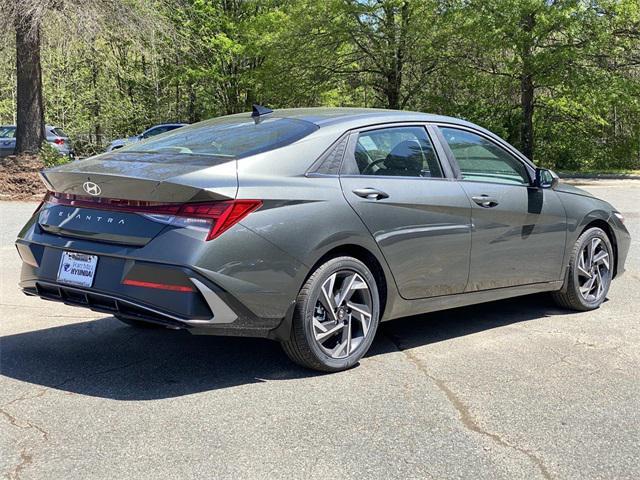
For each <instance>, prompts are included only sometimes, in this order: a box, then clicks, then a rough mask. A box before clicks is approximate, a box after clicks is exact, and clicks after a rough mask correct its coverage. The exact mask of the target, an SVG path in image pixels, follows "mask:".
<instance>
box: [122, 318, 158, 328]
mask: <svg viewBox="0 0 640 480" xmlns="http://www.w3.org/2000/svg"><path fill="white" fill-rule="evenodd" d="M114 317H115V318H117V319H118V320H120V321H121V322H122V323H125V324H127V325H128V326H130V327H133V328H144V329H154V328H163V327H162V325H158V324H157V323H152V322H145V321H143V320H134V319H131V318H126V317H121V316H120V315H114Z"/></svg>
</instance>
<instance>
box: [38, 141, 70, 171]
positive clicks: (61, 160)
mask: <svg viewBox="0 0 640 480" xmlns="http://www.w3.org/2000/svg"><path fill="white" fill-rule="evenodd" d="M40 159H41V160H42V162H43V163H44V166H45V167H47V168H48V167H56V166H58V165H63V164H65V163H68V162H70V161H71V159H70V158H69V157H67V156H64V155H60V153H59V152H58V150H56V148H55V147H54V146H53V145H51V144H50V143H48V142H43V144H42V146H41V147H40Z"/></svg>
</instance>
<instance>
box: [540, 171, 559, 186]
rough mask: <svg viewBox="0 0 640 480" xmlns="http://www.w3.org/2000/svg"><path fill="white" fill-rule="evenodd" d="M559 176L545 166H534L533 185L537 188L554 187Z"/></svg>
mask: <svg viewBox="0 0 640 480" xmlns="http://www.w3.org/2000/svg"><path fill="white" fill-rule="evenodd" d="M558 180H559V177H558V175H556V174H555V173H554V172H553V171H551V170H548V169H546V168H536V180H535V186H536V187H538V188H556V186H557V185H558Z"/></svg>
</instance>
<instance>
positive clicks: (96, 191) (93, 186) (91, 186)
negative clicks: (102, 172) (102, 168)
mask: <svg viewBox="0 0 640 480" xmlns="http://www.w3.org/2000/svg"><path fill="white" fill-rule="evenodd" d="M82 188H84V191H85V192H87V193H88V194H89V195H93V196H94V197H95V196H96V195H100V194H101V193H102V189H101V188H100V186H99V185H98V184H97V183H93V182H84V183H83V184H82Z"/></svg>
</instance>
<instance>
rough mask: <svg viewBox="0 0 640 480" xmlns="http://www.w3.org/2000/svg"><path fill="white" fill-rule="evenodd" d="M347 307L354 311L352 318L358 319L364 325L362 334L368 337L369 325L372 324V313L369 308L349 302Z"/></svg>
mask: <svg viewBox="0 0 640 480" xmlns="http://www.w3.org/2000/svg"><path fill="white" fill-rule="evenodd" d="M347 306H348V307H349V308H350V309H351V310H352V311H353V315H352V318H353V317H355V318H357V319H358V321H359V322H360V324H361V325H362V333H363V334H364V336H367V334H368V333H369V325H370V324H371V313H370V312H369V307H367V306H366V305H361V304H357V303H352V302H348V303H347Z"/></svg>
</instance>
